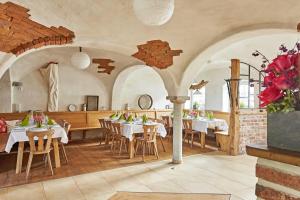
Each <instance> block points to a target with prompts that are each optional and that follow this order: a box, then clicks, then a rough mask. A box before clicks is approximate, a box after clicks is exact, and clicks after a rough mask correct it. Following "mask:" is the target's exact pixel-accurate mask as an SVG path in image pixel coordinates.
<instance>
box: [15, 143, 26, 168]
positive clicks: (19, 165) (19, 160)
mask: <svg viewBox="0 0 300 200" xmlns="http://www.w3.org/2000/svg"><path fill="white" fill-rule="evenodd" d="M23 152H24V142H19V147H18V156H17V164H16V174H19V173H21V171H22V162H23Z"/></svg>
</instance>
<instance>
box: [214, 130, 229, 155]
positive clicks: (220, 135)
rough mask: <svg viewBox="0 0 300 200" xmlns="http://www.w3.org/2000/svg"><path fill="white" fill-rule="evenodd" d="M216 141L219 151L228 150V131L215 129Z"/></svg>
mask: <svg viewBox="0 0 300 200" xmlns="http://www.w3.org/2000/svg"><path fill="white" fill-rule="evenodd" d="M215 134H216V142H217V145H218V146H219V150H220V151H224V152H228V151H229V142H230V138H229V133H228V132H227V131H215Z"/></svg>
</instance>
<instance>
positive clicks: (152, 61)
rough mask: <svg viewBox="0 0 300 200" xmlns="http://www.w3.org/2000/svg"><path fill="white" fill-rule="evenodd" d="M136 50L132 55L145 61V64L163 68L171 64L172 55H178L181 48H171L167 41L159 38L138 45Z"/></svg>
mask: <svg viewBox="0 0 300 200" xmlns="http://www.w3.org/2000/svg"><path fill="white" fill-rule="evenodd" d="M137 48H138V52H136V53H135V54H133V55H132V56H133V57H135V58H137V59H140V60H142V61H144V62H145V64H146V65H148V66H151V67H157V68H159V69H165V68H168V67H169V66H171V65H173V57H174V56H179V55H180V54H181V53H182V52H183V51H182V50H172V49H171V47H170V45H169V43H168V42H166V41H161V40H151V41H148V42H147V43H146V44H142V45H138V46H137Z"/></svg>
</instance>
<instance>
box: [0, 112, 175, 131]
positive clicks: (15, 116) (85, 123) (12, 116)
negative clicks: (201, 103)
mask: <svg viewBox="0 0 300 200" xmlns="http://www.w3.org/2000/svg"><path fill="white" fill-rule="evenodd" d="M116 112H120V113H123V112H129V113H131V114H133V115H135V114H136V115H137V116H143V115H144V114H146V115H147V116H148V117H149V118H155V119H161V116H163V115H171V112H172V110H126V111H125V110H118V111H113V110H102V111H86V112H85V111H78V112H45V114H46V115H48V116H49V117H50V118H52V119H54V120H55V121H60V120H66V121H68V122H69V123H70V124H71V125H72V128H84V127H94V128H97V127H100V124H99V121H98V119H100V118H107V117H109V116H110V115H111V114H113V113H116ZM26 114H27V113H26V112H22V113H0V118H4V119H5V120H21V119H23V118H24V117H25V116H26Z"/></svg>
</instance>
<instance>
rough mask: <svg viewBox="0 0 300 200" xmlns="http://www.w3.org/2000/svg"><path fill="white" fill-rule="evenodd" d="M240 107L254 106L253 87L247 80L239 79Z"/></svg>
mask: <svg viewBox="0 0 300 200" xmlns="http://www.w3.org/2000/svg"><path fill="white" fill-rule="evenodd" d="M240 108H254V87H250V86H249V82H248V80H241V81H240Z"/></svg>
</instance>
